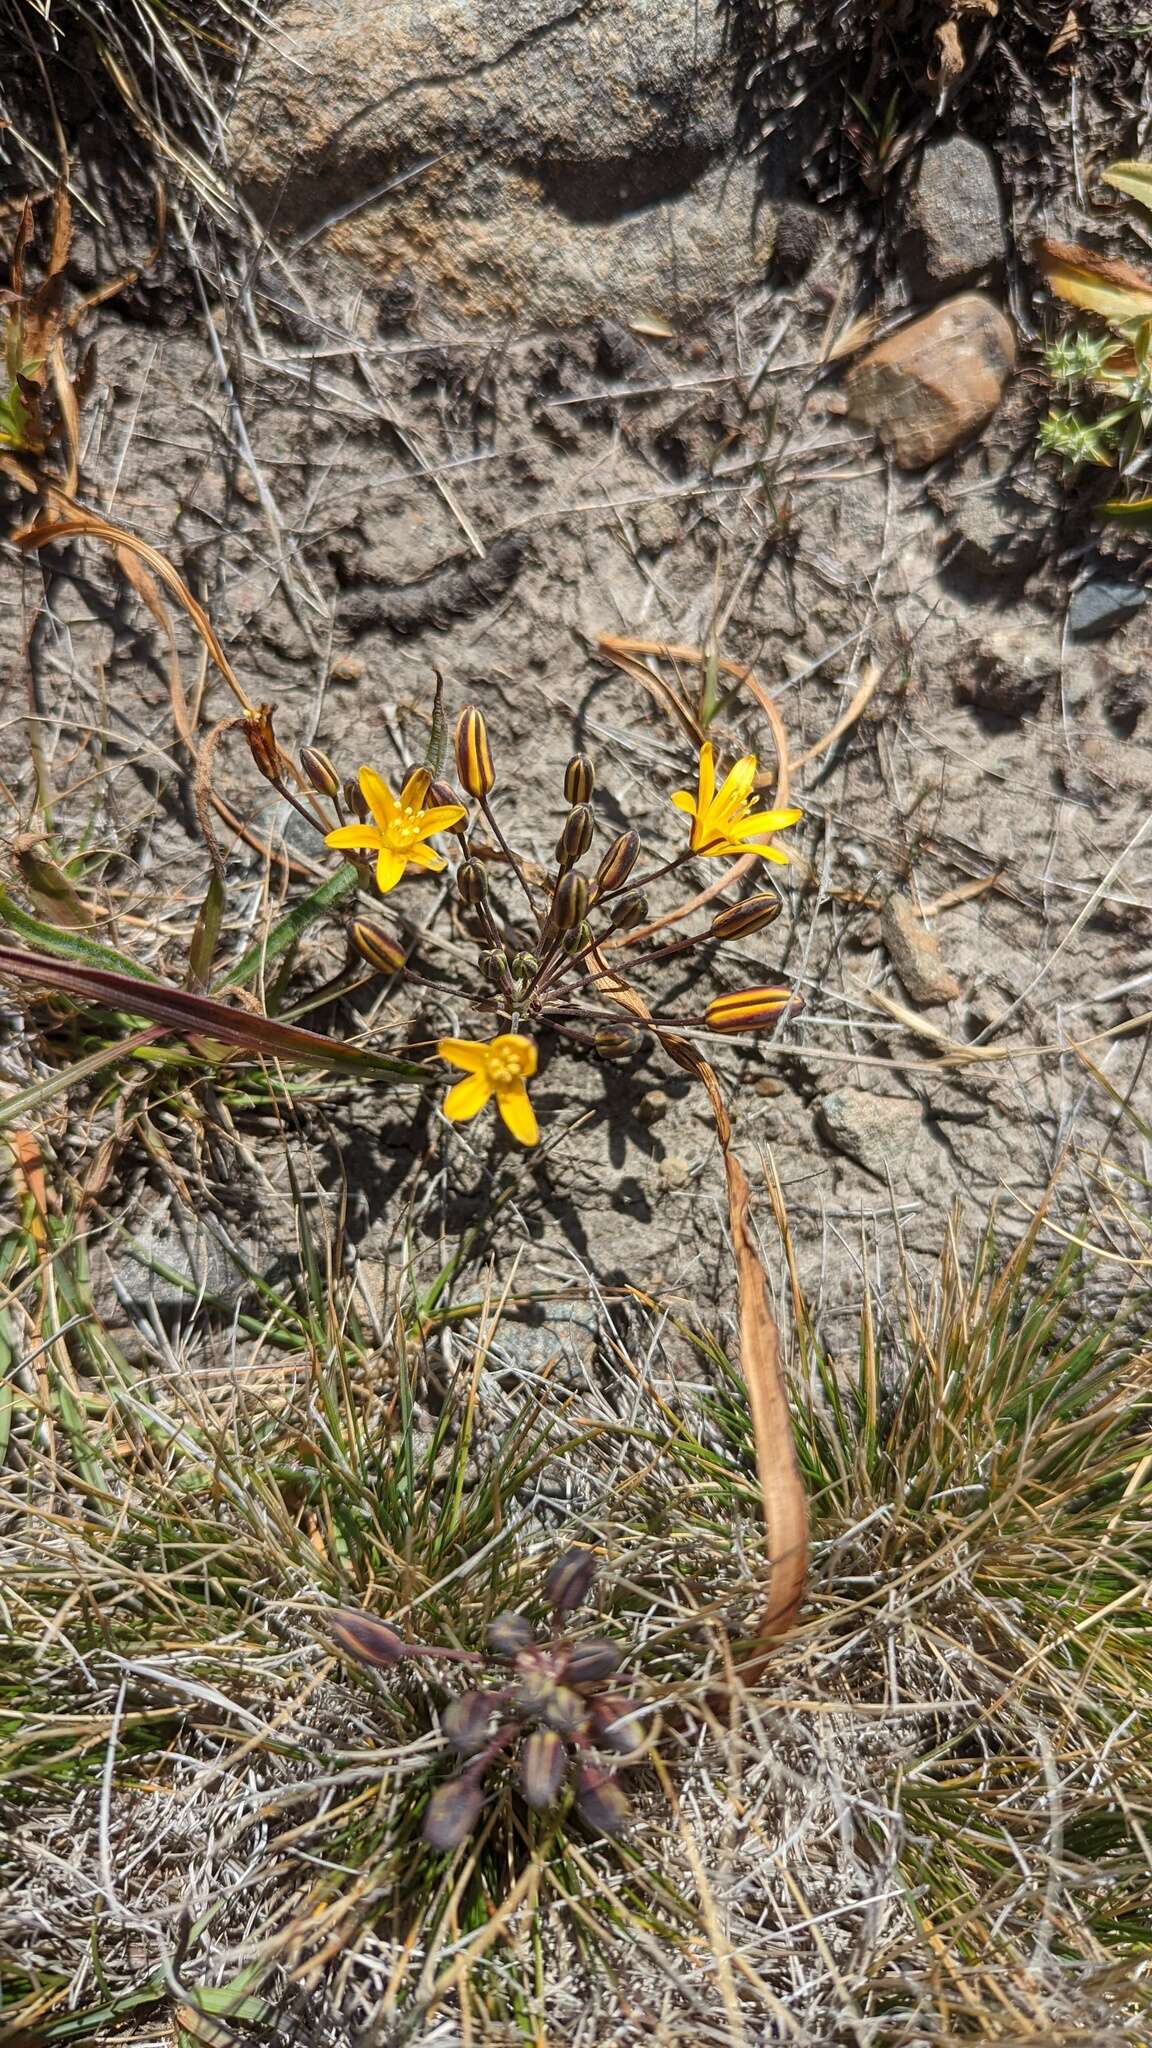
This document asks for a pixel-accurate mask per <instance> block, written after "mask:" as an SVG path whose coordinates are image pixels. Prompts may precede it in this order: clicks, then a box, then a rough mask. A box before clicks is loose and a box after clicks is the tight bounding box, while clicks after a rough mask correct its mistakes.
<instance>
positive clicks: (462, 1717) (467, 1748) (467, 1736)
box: [440, 1692, 493, 1756]
mask: <svg viewBox="0 0 1152 2048" xmlns="http://www.w3.org/2000/svg"><path fill="white" fill-rule="evenodd" d="M492 1707H493V1701H492V1697H491V1695H490V1694H489V1693H486V1692H462V1693H461V1694H460V1697H459V1698H458V1699H454V1700H451V1701H450V1702H449V1704H448V1705H447V1706H446V1707H445V1709H444V1712H443V1713H442V1714H441V1716H440V1732H441V1734H442V1735H443V1737H444V1740H445V1742H450V1743H451V1744H452V1747H453V1749H458V1750H459V1752H460V1754H461V1756H475V1754H476V1752H477V1750H478V1749H483V1747H484V1744H485V1743H486V1742H487V1740H488V1729H489V1726H490V1724H491V1721H492Z"/></svg>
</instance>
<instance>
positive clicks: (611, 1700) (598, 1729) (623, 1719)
mask: <svg viewBox="0 0 1152 2048" xmlns="http://www.w3.org/2000/svg"><path fill="white" fill-rule="evenodd" d="M639 1712H640V1705H639V1702H638V1701H637V1700H629V1699H625V1697H624V1695H623V1693H619V1692H606V1693H603V1694H602V1695H601V1697H600V1698H599V1699H598V1700H593V1702H592V1730H593V1734H594V1736H595V1739H596V1741H597V1742H599V1743H602V1744H603V1746H604V1748H605V1749H614V1750H617V1751H618V1752H619V1754H620V1755H621V1756H628V1755H630V1754H631V1752H632V1751H633V1750H634V1749H639V1747H640V1744H641V1742H642V1740H643V1736H642V1733H641V1730H640V1725H639V1722H638V1720H637V1718H636V1717H637V1715H638V1714H639Z"/></svg>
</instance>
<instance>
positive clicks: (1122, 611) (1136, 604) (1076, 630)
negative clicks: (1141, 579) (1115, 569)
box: [1068, 576, 1148, 640]
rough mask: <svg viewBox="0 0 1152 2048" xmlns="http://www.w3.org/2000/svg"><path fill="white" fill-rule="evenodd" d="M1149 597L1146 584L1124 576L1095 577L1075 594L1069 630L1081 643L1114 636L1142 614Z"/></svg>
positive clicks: (1070, 612)
mask: <svg viewBox="0 0 1152 2048" xmlns="http://www.w3.org/2000/svg"><path fill="white" fill-rule="evenodd" d="M1147 596H1148V587H1147V585H1146V584H1144V583H1130V582H1128V581H1127V580H1126V579H1125V578H1123V577H1120V576H1093V577H1091V578H1090V579H1089V581H1088V582H1087V583H1082V584H1081V585H1080V587H1079V589H1078V590H1074V591H1073V592H1072V602H1071V603H1070V605H1069V607H1068V631H1069V632H1070V633H1073V634H1075V636H1076V638H1077V639H1078V640H1092V639H1095V638H1096V636H1097V635H1098V634H1099V635H1101V636H1102V635H1103V634H1105V633H1114V632H1115V631H1116V628H1117V626H1122V625H1123V624H1124V621H1125V620H1126V619H1130V618H1131V617H1132V614H1133V612H1138V611H1139V609H1140V607H1141V605H1142V604H1143V603H1144V602H1145V600H1146V599H1147Z"/></svg>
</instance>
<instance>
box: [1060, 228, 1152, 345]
mask: <svg viewBox="0 0 1152 2048" xmlns="http://www.w3.org/2000/svg"><path fill="white" fill-rule="evenodd" d="M1032 253H1033V258H1034V261H1035V263H1036V267H1037V269H1038V270H1039V271H1040V272H1041V274H1042V276H1043V278H1044V282H1045V284H1046V285H1047V286H1048V289H1049V291H1051V292H1055V294H1056V297H1057V298H1058V299H1065V300H1067V302H1068V304H1069V305H1070V306H1079V307H1081V308H1082V310H1083V311H1084V312H1086V313H1099V314H1100V316H1101V318H1102V319H1104V320H1108V321H1112V322H1117V323H1120V324H1123V323H1124V322H1126V321H1129V320H1147V319H1148V318H1149V316H1150V315H1152V277H1150V276H1149V275H1148V273H1147V272H1146V271H1143V270H1137V269H1136V268H1135V267H1134V266H1133V265H1132V264H1131V263H1121V262H1118V261H1114V260H1113V259H1112V258H1110V257H1107V256H1098V255H1097V254H1096V251H1095V250H1094V249H1085V248H1084V247H1082V245H1081V244H1080V243H1079V242H1053V241H1050V240H1049V238H1048V236H1047V235H1040V236H1038V237H1037V239H1036V241H1035V242H1034V243H1033V245H1032Z"/></svg>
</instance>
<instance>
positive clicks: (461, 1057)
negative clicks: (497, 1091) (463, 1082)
mask: <svg viewBox="0 0 1152 2048" xmlns="http://www.w3.org/2000/svg"><path fill="white" fill-rule="evenodd" d="M436 1050H437V1052H438V1053H439V1055H440V1058H441V1059H442V1060H447V1062H448V1064H449V1066H450V1067H463V1069H464V1072H465V1073H466V1074H482V1073H483V1071H484V1068H485V1066H486V1065H487V1062H488V1047H487V1046H486V1045H485V1044H484V1043H483V1042H482V1041H481V1040H480V1039H479V1038H442V1039H441V1040H440V1043H439V1044H438V1045H437V1047H436Z"/></svg>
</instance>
